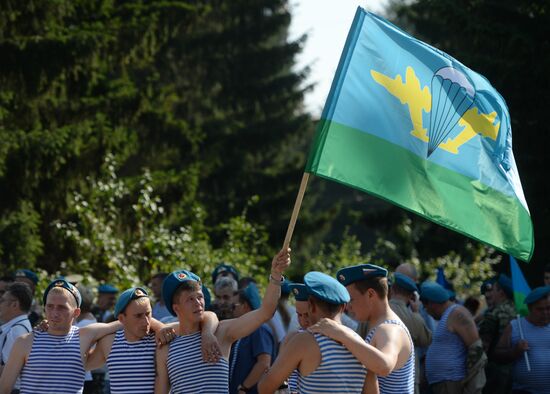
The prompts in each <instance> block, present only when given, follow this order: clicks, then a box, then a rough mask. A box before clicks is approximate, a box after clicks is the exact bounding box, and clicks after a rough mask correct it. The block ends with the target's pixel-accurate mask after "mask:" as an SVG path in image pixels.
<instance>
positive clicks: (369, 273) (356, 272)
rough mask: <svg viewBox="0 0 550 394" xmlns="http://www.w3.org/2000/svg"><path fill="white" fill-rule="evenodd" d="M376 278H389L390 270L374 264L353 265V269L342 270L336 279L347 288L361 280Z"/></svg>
mask: <svg viewBox="0 0 550 394" xmlns="http://www.w3.org/2000/svg"><path fill="white" fill-rule="evenodd" d="M376 276H383V277H387V276H388V270H387V269H385V268H382V267H379V266H377V265H374V264H360V265H352V266H351V267H346V268H342V269H341V270H340V271H338V272H337V273H336V278H337V279H338V280H339V281H340V283H342V284H343V285H344V286H347V285H349V284H351V283H353V282H357V281H359V280H363V279H367V278H372V277H376Z"/></svg>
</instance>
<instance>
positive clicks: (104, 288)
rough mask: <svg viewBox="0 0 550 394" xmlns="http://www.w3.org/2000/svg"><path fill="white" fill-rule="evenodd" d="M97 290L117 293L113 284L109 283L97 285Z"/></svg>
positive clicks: (105, 292)
mask: <svg viewBox="0 0 550 394" xmlns="http://www.w3.org/2000/svg"><path fill="white" fill-rule="evenodd" d="M97 292H98V293H104V294H116V293H118V289H117V288H116V287H115V286H113V285H110V284H109V283H105V284H102V285H99V286H97Z"/></svg>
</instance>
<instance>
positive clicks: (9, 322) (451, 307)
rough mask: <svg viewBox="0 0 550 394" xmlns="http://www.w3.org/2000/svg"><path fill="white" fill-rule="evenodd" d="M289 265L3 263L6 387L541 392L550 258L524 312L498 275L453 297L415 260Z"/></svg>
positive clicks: (281, 258) (1, 368)
mask: <svg viewBox="0 0 550 394" xmlns="http://www.w3.org/2000/svg"><path fill="white" fill-rule="evenodd" d="M289 264H290V250H281V251H280V252H279V253H278V254H277V255H276V256H275V257H274V258H273V260H272V263H271V271H270V275H269V278H268V284H267V286H266V288H265V292H264V295H263V297H261V296H260V292H259V290H258V285H257V283H256V281H255V279H254V278H253V277H240V275H239V272H238V271H237V270H236V269H235V268H234V267H233V266H231V265H230V264H226V263H222V264H220V265H218V267H217V268H216V269H215V270H214V272H213V273H212V277H211V283H205V280H204V278H200V277H198V276H197V275H196V274H195V273H193V272H190V271H188V270H185V269H180V270H177V271H174V272H171V273H157V274H155V275H153V276H152V277H151V278H150V280H149V283H148V286H145V285H142V286H137V287H132V288H129V289H124V290H123V291H120V290H119V289H117V288H116V287H114V286H112V285H110V284H102V285H100V286H98V287H97V289H95V290H96V291H95V292H94V291H93V289H91V288H89V287H86V286H84V285H82V284H81V283H77V282H80V281H79V279H80V278H77V277H70V276H68V277H58V278H55V279H53V280H52V281H51V282H50V283H49V285H48V286H47V288H46V290H45V291H44V292H43V294H39V295H35V289H36V285H37V284H38V276H37V275H36V274H35V273H34V272H32V271H31V270H29V269H20V270H17V271H16V272H15V273H14V275H13V276H9V275H6V276H3V277H2V278H0V323H1V328H0V356H1V363H0V373H1V376H0V394H10V393H34V394H36V393H81V392H84V393H92V394H96V393H97V394H104V393H113V394H115V393H159V394H160V393H169V392H171V393H208V394H211V393H231V394H242V393H260V394H261V393H275V392H277V393H302V394H306V393H383V394H386V393H408V394H413V393H427V394H444V393H449V394H454V393H482V392H483V393H514V394H528V393H531V394H537V393H550V358H549V357H548V354H550V353H549V350H550V266H548V267H546V268H547V269H546V271H547V272H545V276H544V286H541V287H537V288H535V289H534V290H533V291H532V292H531V293H530V294H529V295H528V296H527V297H526V298H525V301H524V302H525V304H526V305H527V307H528V311H529V312H528V314H527V315H526V316H525V317H520V316H519V315H518V314H517V312H516V307H515V305H514V301H513V289H512V284H511V280H510V279H509V278H508V277H507V276H506V275H505V274H499V275H497V276H495V277H494V278H492V279H490V280H488V281H485V282H484V283H483V285H482V286H481V289H480V295H479V297H472V298H470V299H467V300H466V301H465V302H460V301H459V300H457V298H456V295H455V293H454V292H453V291H450V290H449V289H446V288H444V287H443V286H441V285H440V284H438V283H435V282H430V281H425V282H423V283H421V284H419V283H418V277H417V273H416V270H415V268H414V266H413V265H411V264H401V265H399V266H397V267H396V269H395V272H393V273H389V272H388V270H387V269H386V268H384V267H380V266H377V265H372V264H360V265H352V266H349V267H345V268H343V269H341V270H339V271H338V272H336V273H333V274H334V275H328V274H327V273H322V272H309V273H307V274H306V275H305V276H304V278H303V281H302V283H293V282H290V281H288V280H286V279H285V278H284V276H283V274H284V272H285V270H286V269H287V267H288V266H289ZM331 274H332V273H331ZM209 287H210V288H211V289H212V291H213V293H214V294H213V296H211V293H210V290H209ZM121 290H122V289H121ZM482 304H485V307H482Z"/></svg>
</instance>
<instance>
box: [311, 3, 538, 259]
mask: <svg viewBox="0 0 550 394" xmlns="http://www.w3.org/2000/svg"><path fill="white" fill-rule="evenodd" d="M305 170H306V172H308V173H312V174H315V175H317V176H320V177H324V178H327V179H331V180H335V181H337V182H340V183H342V184H345V185H348V186H351V187H354V188H357V189H360V190H362V191H365V192H368V193H371V194H373V195H376V196H378V197H381V198H383V199H385V200H387V201H389V202H391V203H393V204H396V205H398V206H400V207H402V208H405V209H408V210H410V211H412V212H415V213H417V214H419V215H421V216H423V217H425V218H427V219H430V220H432V221H434V222H436V223H438V224H440V225H443V226H445V227H447V228H449V229H451V230H454V231H457V232H460V233H462V234H464V235H467V236H470V237H472V238H474V239H477V240H479V241H482V242H484V243H486V244H489V245H492V246H494V247H495V248H497V249H499V250H501V251H504V252H506V253H508V254H510V255H513V256H515V257H517V258H519V259H521V260H525V261H529V260H530V258H531V256H532V254H533V249H534V235H533V225H532V222H531V216H530V213H529V209H528V207H527V203H526V201H525V197H524V195H523V190H522V187H521V182H520V179H519V175H518V171H517V168H516V163H515V160H514V155H513V153H512V133H511V127H510V117H509V114H508V109H507V107H506V103H505V101H504V99H503V98H502V97H501V96H500V94H499V93H498V92H497V91H496V90H495V89H494V88H493V87H492V86H491V84H490V83H489V82H488V81H487V80H486V79H485V78H484V77H483V76H481V75H480V74H478V73H476V72H474V71H472V70H470V69H469V68H468V67H466V66H464V65H463V64H461V63H460V62H458V61H457V60H455V59H453V58H452V57H451V56H449V55H447V54H445V53H443V52H441V51H439V50H437V49H435V48H433V47H431V46H429V45H428V44H425V43H423V42H421V41H419V40H416V39H415V38H413V37H411V36H409V35H408V34H406V33H405V32H403V31H401V30H400V29H398V28H397V27H395V26H394V25H392V24H391V23H389V22H387V21H386V20H384V19H382V18H380V17H378V16H376V15H374V14H371V13H369V12H367V11H365V10H363V9H362V8H358V10H357V13H356V15H355V19H354V21H353V24H352V27H351V30H350V32H349V34H348V38H347V41H346V45H345V47H344V51H343V53H342V57H341V59H340V63H339V65H338V69H337V71H336V75H335V77H334V80H333V82H332V87H331V90H330V93H329V96H328V98H327V102H326V104H325V107H324V110H323V114H322V116H321V120H320V122H319V125H318V127H317V131H316V135H315V139H314V141H313V144H312V147H311V150H310V154H309V158H308V162H307V164H306V169H305Z"/></svg>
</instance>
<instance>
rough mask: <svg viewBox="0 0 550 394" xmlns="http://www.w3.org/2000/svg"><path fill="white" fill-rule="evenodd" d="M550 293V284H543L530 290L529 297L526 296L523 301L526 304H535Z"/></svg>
mask: <svg viewBox="0 0 550 394" xmlns="http://www.w3.org/2000/svg"><path fill="white" fill-rule="evenodd" d="M549 293H550V286H542V287H537V288H536V289H535V290H533V291H532V292H530V293H529V294H528V295H527V297H525V300H523V302H524V303H525V304H526V305H531V304H534V303H535V302H537V301H539V300H540V299H542V298H544V297H546V296H547V295H548V294H549Z"/></svg>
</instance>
